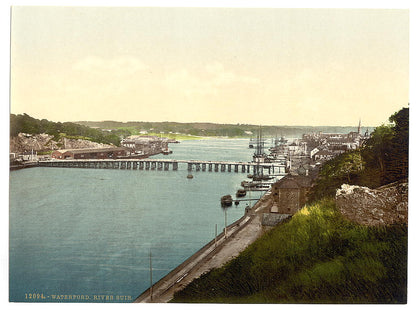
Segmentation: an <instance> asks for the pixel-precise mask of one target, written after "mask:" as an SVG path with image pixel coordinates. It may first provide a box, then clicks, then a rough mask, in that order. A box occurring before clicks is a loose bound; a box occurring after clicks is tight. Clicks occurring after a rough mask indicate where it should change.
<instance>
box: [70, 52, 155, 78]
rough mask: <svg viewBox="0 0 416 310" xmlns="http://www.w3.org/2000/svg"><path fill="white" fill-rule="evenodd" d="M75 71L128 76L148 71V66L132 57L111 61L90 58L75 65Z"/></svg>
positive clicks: (112, 59) (95, 57)
mask: <svg viewBox="0 0 416 310" xmlns="http://www.w3.org/2000/svg"><path fill="white" fill-rule="evenodd" d="M73 69H74V70H75V71H80V72H83V73H89V74H94V75H114V76H126V75H133V74H135V73H137V72H139V71H143V70H146V69H147V66H146V65H145V64H144V63H143V62H142V61H140V60H139V59H137V58H135V57H132V56H121V57H116V58H110V59H105V58H101V57H97V56H88V57H86V58H84V59H81V60H80V61H78V62H77V63H75V64H74V65H73Z"/></svg>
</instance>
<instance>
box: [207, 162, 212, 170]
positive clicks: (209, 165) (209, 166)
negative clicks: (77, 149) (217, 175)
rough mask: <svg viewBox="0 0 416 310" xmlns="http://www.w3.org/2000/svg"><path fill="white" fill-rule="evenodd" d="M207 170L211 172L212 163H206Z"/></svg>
mask: <svg viewBox="0 0 416 310" xmlns="http://www.w3.org/2000/svg"><path fill="white" fill-rule="evenodd" d="M208 171H209V172H211V171H212V164H208Z"/></svg>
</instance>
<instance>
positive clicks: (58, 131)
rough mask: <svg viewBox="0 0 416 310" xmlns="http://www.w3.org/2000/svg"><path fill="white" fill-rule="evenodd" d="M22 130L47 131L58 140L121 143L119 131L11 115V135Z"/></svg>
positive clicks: (22, 115) (35, 132) (25, 131)
mask: <svg viewBox="0 0 416 310" xmlns="http://www.w3.org/2000/svg"><path fill="white" fill-rule="evenodd" d="M20 132H24V133H28V134H41V133H47V134H49V135H53V136H54V138H53V139H54V140H55V141H58V140H59V139H60V138H61V137H66V138H74V139H84V140H90V141H93V142H98V143H106V144H114V145H117V146H118V145H120V136H119V134H118V133H117V132H105V131H102V130H100V129H95V128H90V127H88V126H84V125H80V124H75V123H71V122H64V123H61V122H51V121H48V120H46V119H42V120H39V119H36V118H33V117H31V116H29V115H27V114H25V113H24V114H18V115H15V114H11V115H10V136H12V137H14V136H17V135H18V134H19V133H20Z"/></svg>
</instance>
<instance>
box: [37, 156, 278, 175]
mask: <svg viewBox="0 0 416 310" xmlns="http://www.w3.org/2000/svg"><path fill="white" fill-rule="evenodd" d="M179 164H186V165H187V170H188V171H192V170H195V171H203V172H204V171H209V172H211V171H215V172H232V171H233V172H243V173H246V172H247V173H250V170H252V171H253V173H254V174H256V173H257V172H259V173H261V174H263V172H268V173H269V174H273V175H284V174H285V164H284V163H283V162H272V163H254V162H234V161H204V160H177V159H150V158H146V159H63V160H44V161H39V166H40V167H62V168H63V167H65V168H94V169H128V170H130V169H133V170H137V169H139V170H165V171H167V170H169V169H170V167H172V170H178V167H179Z"/></svg>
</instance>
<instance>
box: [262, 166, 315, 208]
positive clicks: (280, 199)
mask: <svg viewBox="0 0 416 310" xmlns="http://www.w3.org/2000/svg"><path fill="white" fill-rule="evenodd" d="M311 186H312V177H310V176H309V175H292V174H288V175H286V176H285V177H283V178H282V179H280V180H279V181H277V182H276V183H274V184H273V186H272V197H273V204H272V207H271V210H270V212H271V213H280V214H294V213H296V212H297V211H298V210H300V209H301V208H302V207H303V206H304V205H305V203H306V200H307V195H308V193H309V191H310V188H311Z"/></svg>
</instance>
